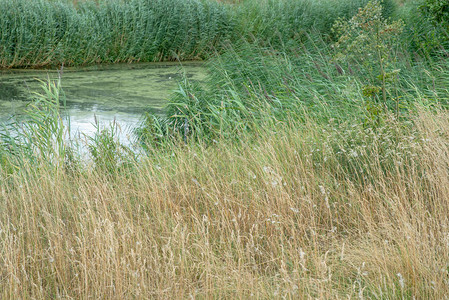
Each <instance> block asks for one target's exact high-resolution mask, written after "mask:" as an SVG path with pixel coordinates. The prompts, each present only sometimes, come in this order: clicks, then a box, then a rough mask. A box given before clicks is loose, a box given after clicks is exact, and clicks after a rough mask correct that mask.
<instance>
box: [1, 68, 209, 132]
mask: <svg viewBox="0 0 449 300" xmlns="http://www.w3.org/2000/svg"><path fill="white" fill-rule="evenodd" d="M182 74H185V75H186V76H187V78H189V79H190V80H193V81H202V80H204V77H205V70H204V67H203V66H202V64H201V63H199V62H187V63H182V65H181V64H179V63H139V64H119V65H110V66H93V67H88V68H64V70H63V72H62V88H63V91H64V94H65V97H66V102H67V111H68V114H69V116H70V125H71V132H72V133H74V132H78V133H80V132H81V133H83V134H86V135H91V134H92V133H93V132H95V130H96V129H95V126H94V122H95V117H96V118H97V120H98V121H99V123H100V125H101V126H106V125H107V124H109V123H110V122H112V121H114V120H115V121H116V122H117V123H118V124H119V125H120V128H121V129H122V132H126V131H129V129H130V128H133V127H135V126H136V124H137V123H138V122H139V121H140V118H141V117H142V114H143V113H144V112H145V111H152V112H154V113H158V112H160V111H161V109H162V108H163V106H164V105H165V103H166V102H167V99H168V97H169V96H170V94H171V93H172V91H173V90H175V89H176V88H177V83H176V82H177V80H178V79H180V78H182ZM58 76H59V75H58V70H3V71H1V70H0V124H5V123H6V122H8V120H9V119H10V117H11V116H12V115H20V113H21V112H23V110H24V108H25V107H26V105H27V104H28V103H30V101H31V99H32V97H33V92H41V91H42V88H41V85H42V83H41V82H40V81H39V80H47V79H48V78H49V79H50V80H57V79H58Z"/></svg>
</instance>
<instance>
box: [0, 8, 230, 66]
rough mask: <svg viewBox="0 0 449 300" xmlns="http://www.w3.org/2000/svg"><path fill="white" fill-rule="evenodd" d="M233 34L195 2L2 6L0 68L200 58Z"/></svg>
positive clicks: (221, 15) (219, 14)
mask: <svg viewBox="0 0 449 300" xmlns="http://www.w3.org/2000/svg"><path fill="white" fill-rule="evenodd" d="M231 29H232V21H231V17H230V15H229V11H228V10H227V8H226V7H225V6H223V5H219V4H217V3H214V2H203V1H197V0H187V1H184V0H183V1H178V0H168V1H161V0H156V1H146V0H132V1H120V0H116V1H99V2H98V3H96V2H93V1H79V2H78V3H77V4H76V5H75V4H73V3H72V2H67V1H65V2H62V1H53V2H49V1H47V0H36V1H25V0H2V1H0V67H29V66H31V67H43V66H53V65H60V64H62V63H64V64H66V65H81V64H92V63H116V62H133V61H161V60H173V59H181V60H187V59H197V58H199V57H201V56H203V55H205V53H206V52H209V51H211V47H213V46H214V45H216V44H217V43H218V42H219V41H221V40H223V39H226V38H227V37H228V36H229V34H230V31H231Z"/></svg>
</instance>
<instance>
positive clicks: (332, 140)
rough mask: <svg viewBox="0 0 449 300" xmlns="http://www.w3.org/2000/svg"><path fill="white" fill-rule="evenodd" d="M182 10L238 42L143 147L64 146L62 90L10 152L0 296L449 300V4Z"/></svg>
mask: <svg viewBox="0 0 449 300" xmlns="http://www.w3.org/2000/svg"><path fill="white" fill-rule="evenodd" d="M153 2H154V3H156V2H155V1H153ZM153 2H150V1H148V2H146V1H137V0H130V1H117V2H115V1H107V2H106V1H105V2H102V1H98V3H97V4H94V3H93V2H88V1H86V2H82V1H78V2H77V3H76V4H73V2H64V3H63V2H59V1H53V2H48V1H36V3H38V4H36V5H48V7H49V8H54V7H71V9H72V10H73V13H74V14H76V15H81V13H82V12H87V11H90V12H92V11H97V10H98V11H99V10H101V9H106V8H107V7H113V6H114V5H121V7H128V5H129V9H133V8H134V9H135V8H136V7H140V8H142V7H146V8H148V6H145V5H151V3H153ZM3 3H9V2H8V1H3ZM10 3H12V2H10ZM24 3H25V2H24ZM180 3H181V2H179V3H178V2H176V1H164V2H160V3H159V4H160V6H159V7H164V5H167V6H165V7H169V6H170V7H175V6H174V5H175V4H176V5H181V4H180ZM182 3H183V4H182V5H187V6H188V7H200V6H201V7H203V6H204V7H209V8H214V9H217V11H220V16H222V17H223V19H221V20H225V21H224V23H223V24H225V25H223V27H222V28H226V30H227V31H226V33H222V34H219V35H213V34H212V35H210V36H214V37H218V36H219V38H214V39H212V40H213V43H211V41H212V40H211V39H209V38H208V37H205V39H204V40H203V41H204V42H201V43H200V44H201V45H203V46H204V48H201V49H202V50H201V51H198V52H196V54H195V56H196V55H199V57H202V55H204V57H202V58H207V61H206V62H205V65H206V67H207V68H208V70H209V76H208V79H207V80H206V81H205V82H203V83H202V84H198V83H195V82H190V81H189V80H188V79H187V78H186V79H184V80H183V81H181V82H180V83H179V87H178V89H177V91H175V92H174V93H173V95H172V97H171V99H170V101H169V103H168V105H167V108H166V109H165V111H164V114H162V115H160V114H159V115H151V114H147V115H145V116H143V118H142V123H141V125H140V126H139V128H137V129H136V130H135V136H136V141H135V144H134V145H123V144H121V143H120V142H119V140H118V138H117V133H118V130H119V129H118V127H117V126H115V125H114V124H111V126H109V127H106V128H98V132H97V134H96V135H94V136H93V137H90V138H86V139H84V140H83V141H80V140H74V139H73V138H69V134H68V132H67V128H66V127H65V126H64V122H63V119H64V118H69V116H67V115H66V114H65V113H64V97H63V92H62V90H61V87H60V84H61V82H55V83H45V84H44V86H43V92H42V94H40V95H36V99H35V101H34V102H33V103H32V104H31V105H30V107H29V109H28V111H27V112H26V114H27V116H28V118H27V119H28V121H27V122H26V123H19V122H17V123H15V124H14V123H13V124H11V125H10V126H9V127H8V131H6V132H5V133H3V134H2V137H1V144H0V180H1V185H0V240H1V241H2V242H1V243H0V261H1V262H2V263H1V265H0V276H1V278H2V280H1V281H0V291H1V292H0V293H1V295H2V297H4V298H12V297H17V295H20V296H21V297H22V298H27V297H33V298H57V297H62V298H88V297H92V298H117V299H122V298H145V299H147V298H161V299H167V298H175V299H178V298H199V299H201V298H244V299H246V298H250V299H251V298H255V299H273V298H275V299H276V298H279V299H280V298H290V299H301V298H321V299H338V298H362V299H363V298H381V299H414V298H415V299H444V298H447V297H448V296H449V286H448V278H449V273H448V272H449V264H448V261H449V246H448V245H449V243H448V241H449V238H448V237H449V231H448V228H449V218H448V216H449V202H448V199H449V197H448V195H449V174H448V166H449V157H448V153H449V132H448V130H449V115H448V113H447V104H448V101H449V93H448V88H447V87H448V86H449V55H448V49H449V48H448V47H447V46H448V45H447V42H448V41H449V39H448V35H447V34H448V32H449V23H448V22H447V20H448V18H447V15H448V10H449V7H448V5H447V3H446V2H445V1H440V0H422V1H421V0H420V1H405V2H393V1H392V2H388V1H386V2H384V3H380V2H377V1H371V2H368V1H355V0H354V1H344V2H343V1H330V0H329V1H326V0H322V1H313V2H312V1H310V2H309V1H307V0H304V1H299V0H298V1H293V0H291V1H290V0H288V1H287V0H285V1H270V0H267V1H261V2H260V1H250V0H248V1H242V2H241V3H240V2H239V3H228V4H223V3H215V2H213V3H212V2H200V1H190V2H189V1H183V2H182ZM132 5H134V6H132ZM140 5H141V6H140ZM11 7H12V6H11ZM88 8H89V9H90V10H89V9H88ZM121 11H122V12H125V11H126V10H121ZM137 11H138V10H136V12H137ZM143 11H151V10H148V9H146V10H143ZM162 11H163V10H161V16H162V15H163V14H164V13H163V12H162ZM167 11H171V10H167ZM167 11H165V12H166V13H168V12H167ZM192 11H193V10H192ZM224 11H226V13H223V14H221V13H222V12H224ZM196 12H197V11H196ZM323 12H326V13H325V14H324V13H323ZM1 13H2V12H1V11H0V14H1ZM142 13H143V12H142ZM120 16H127V14H126V13H124V14H123V15H120ZM339 17H341V18H339ZM39 18H40V17H39ZM39 18H36V20H40V19H39ZM1 20H2V19H0V22H2V21H1ZM25 20H27V22H29V23H31V22H32V21H30V20H32V18H31V17H27V18H25ZM42 20H44V19H42ZM48 20H51V18H49V19H48ZM96 20H97V21H98V22H99V23H100V21H99V20H101V18H96ZM171 21H172V20H170V21H167V22H171ZM216 21H217V19H214V20H212V21H211V22H216ZM55 22H56V21H55ZM161 22H162V21H161ZM202 22H203V21H201V22H200V23H201V24H203V25H202V26H205V27H208V28H207V30H212V29H211V27H212V26H209V25H204V23H202ZM204 22H207V20H205V21H204ZM228 22H229V23H228ZM125 23H126V24H133V23H132V22H125ZM23 24H25V23H23ZM27 24H28V23H27ZM55 24H59V23H57V22H56V23H55ZM161 24H162V23H161ZM164 24H168V23H164ZM189 24H190V23H189ZM185 26H190V25H185ZM131 27H132V26H130V28H131ZM1 28H4V27H3V25H2V27H1ZM132 28H134V27H132ZM170 28H172V27H170ZM186 28H188V27H183V30H186V31H184V32H189V31H188V29H186ZM74 30H75V29H74ZM77 30H80V32H82V29H77ZM206 32H207V31H206ZM109 33H110V32H109ZM125 36H126V37H128V38H130V36H132V35H123V37H125ZM186 36H187V35H186ZM188 36H189V38H192V39H193V38H194V36H190V35H188ZM182 37H185V36H184V35H180V41H185V40H182ZM89 38H90V37H89V36H87V37H86V38H85V39H82V40H81V41H80V42H86V41H88V40H89ZM93 41H94V40H92V42H93ZM136 41H137V39H136ZM152 41H154V39H153V40H152ZM170 41H172V40H170ZM182 43H184V42H181V43H180V44H179V45H181V44H182ZM50 44H51V43H49V45H50ZM2 45H3V44H2ZM22 45H23V44H22ZM45 45H47V44H45ZM126 45H128V46H129V47H130V48H124V49H134V48H133V47H131V45H132V44H131V43H130V44H123V46H124V47H127V46H126ZM135 45H140V44H139V43H137V42H136V44H135ZM194 48H195V47H194ZM20 49H22V48H20ZM36 49H39V48H38V47H37V46H36ZM62 49H73V50H74V51H75V50H76V47H74V48H71V46H70V47H67V48H62ZM79 49H82V48H79ZM117 49H120V47H119V48H117ZM142 49H144V48H142ZM167 49H170V50H173V49H176V48H167ZM196 49H200V48H196ZM41 51H42V53H44V52H45V51H46V50H41ZM64 51H65V50H64ZM67 51H68V50H67ZM126 51H128V50H126ZM126 51H125V50H123V53H124V55H125V54H126ZM167 51H168V50H167ZM195 51H196V50H195ZM119 52H120V51H119ZM144 52H145V51H143V53H144ZM26 53H28V52H26ZM33 53H36V52H33V51H31V52H29V55H30V56H27V57H32V55H33ZM48 53H51V52H48ZM55 53H57V52H55ZM60 53H65V52H60ZM67 53H68V52H67ZM166 53H169V52H166ZM173 53H176V51H174V52H173ZM186 53H187V52H186ZM199 53H202V54H199ZM170 55H171V54H170ZM170 55H168V56H166V57H164V56H159V58H158V59H172V58H174V56H173V57H171V58H170ZM3 57H4V56H3V55H0V58H3ZM68 57H70V56H67V58H68ZM73 57H76V56H73ZM79 57H83V56H82V55H80V56H79ZM123 57H126V55H125V56H123ZM148 57H150V56H148ZM177 57H181V56H180V55H179V53H177ZM187 57H188V56H185V57H184V58H187ZM128 59H129V57H128ZM153 59H154V58H148V60H153ZM129 60H130V61H132V59H129ZM24 61H26V60H24ZM36 61H37V60H36ZM107 61H108V60H105V61H101V62H107ZM114 61H121V60H120V59H118V60H115V59H112V60H110V62H114ZM123 61H127V59H123ZM92 62H93V60H92V61H84V62H81V61H80V63H81V64H84V63H92ZM66 63H68V62H66ZM68 64H69V63H68ZM25 65H26V66H27V67H30V66H32V65H33V64H29V63H27V64H24V65H22V66H25ZM37 65H39V64H35V66H37ZM4 66H12V65H11V63H6V64H4ZM17 66H18V65H17ZM80 144H82V145H81V146H80ZM80 147H81V149H82V150H80Z"/></svg>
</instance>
